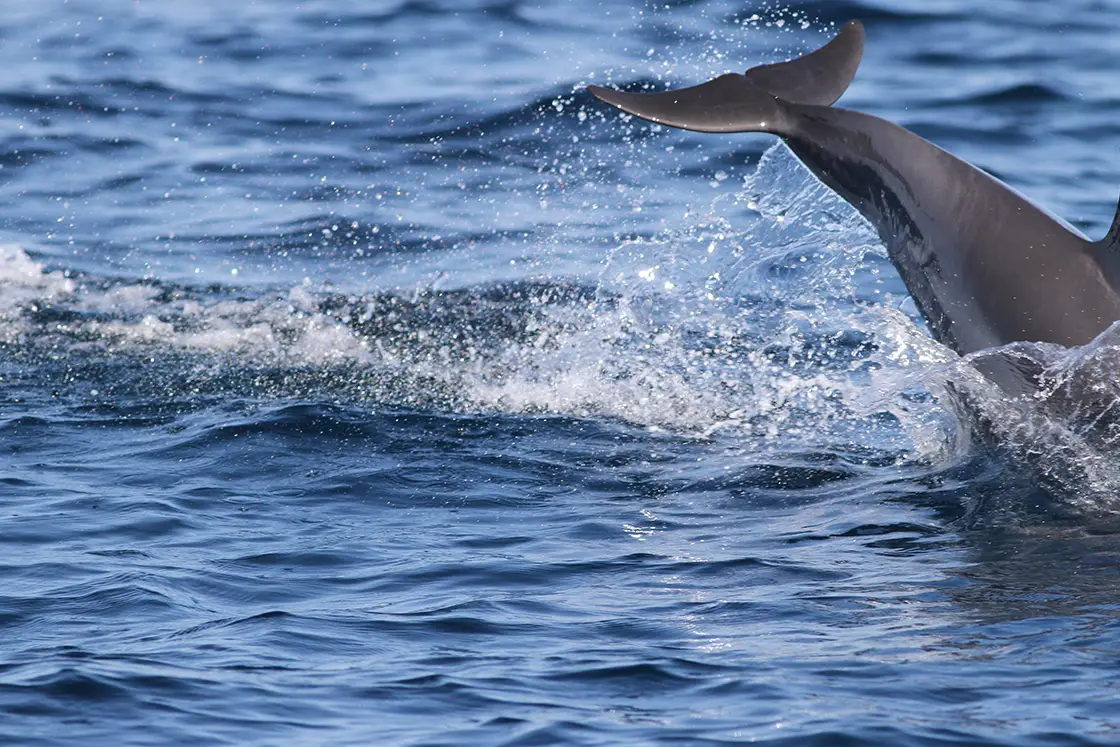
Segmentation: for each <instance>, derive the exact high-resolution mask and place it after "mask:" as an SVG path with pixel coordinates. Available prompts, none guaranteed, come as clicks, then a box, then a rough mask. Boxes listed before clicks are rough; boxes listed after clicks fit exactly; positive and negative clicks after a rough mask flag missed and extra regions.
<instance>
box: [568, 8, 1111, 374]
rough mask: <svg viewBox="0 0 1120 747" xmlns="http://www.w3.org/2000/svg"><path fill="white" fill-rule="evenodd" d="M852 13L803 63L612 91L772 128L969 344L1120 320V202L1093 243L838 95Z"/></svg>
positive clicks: (1006, 367) (721, 125)
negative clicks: (673, 85) (868, 227)
mask: <svg viewBox="0 0 1120 747" xmlns="http://www.w3.org/2000/svg"><path fill="white" fill-rule="evenodd" d="M863 42H864V31H863V26H862V24H860V23H859V21H849V22H848V23H847V24H845V25H844V26H843V28H842V29H841V30H840V33H839V34H838V35H837V36H836V37H835V38H834V39H833V40H832V41H830V42H829V43H828V44H826V45H825V46H823V47H821V48H820V49H818V50H816V51H814V52H811V53H809V54H807V55H805V56H803V57H799V58H797V59H794V60H791V61H789V62H780V63H776V64H772V65H761V66H759V67H755V68H751V69H750V70H748V71H747V72H746V73H745V74H742V75H740V74H738V73H729V74H727V75H721V76H720V77H718V78H715V79H714V80H711V81H709V82H707V83H702V84H701V85H698V86H693V87H691V88H684V89H681V90H677V91H668V92H665V93H652V94H635V93H625V92H622V91H615V90H610V89H606V88H602V87H600V86H588V91H590V92H591V93H592V94H593V95H595V96H596V97H597V98H599V99H600V100H602V101H604V102H606V103H607V104H610V105H611V106H614V107H617V108H619V109H621V110H622V111H624V112H627V113H629V114H633V115H635V116H637V117H641V118H642V119H647V120H649V121H652V122H657V123H658V124H663V125H668V126H670V127H679V128H681V129H685V130H696V131H699V132H766V133H771V134H774V135H778V136H779V137H781V138H782V139H783V140H784V141H785V143H786V145H787V146H788V147H789V148H790V150H792V151H793V152H794V154H795V155H796V156H797V157H798V158H799V159H800V160H801V161H802V162H803V163H804V164H805V165H806V166H807V167H808V168H809V169H810V170H811V171H812V172H813V173H814V174H815V175H816V176H817V178H819V179H820V180H821V181H822V182H823V183H824V184H825V185H827V186H828V187H829V188H830V189H832V190H833V191H834V192H836V193H837V194H839V195H840V196H841V197H843V198H844V199H845V200H846V201H847V202H849V203H851V204H852V206H853V207H855V208H856V210H858V211H859V212H860V213H861V214H862V215H863V216H864V217H865V218H867V220H868V221H870V222H871V224H872V225H874V226H875V228H876V229H877V230H878V232H879V237H880V238H881V239H882V241H883V243H884V244H885V245H886V247H887V252H888V254H889V256H890V259H891V261H892V262H893V264H894V266H895V267H896V268H898V271H899V273H900V274H901V276H902V279H903V281H904V282H905V283H906V287H907V288H908V289H909V291H910V294H911V295H912V296H913V297H914V301H915V303H916V304H917V307H918V309H919V311H920V312H921V314H922V316H923V317H924V319H925V321H926V323H927V324H928V325H929V328H930V330H931V331H932V333H933V336H934V337H935V338H936V339H937V340H938V341H940V342H941V343H943V344H944V345H947V346H949V347H950V348H952V349H953V350H955V351H956V352H957V353H958V354H960V355H967V354H969V353H973V352H976V351H979V350H985V349H988V348H993V347H997V346H1002V345H1007V344H1008V343H1013V342H1042V343H1056V344H1058V345H1063V346H1066V347H1072V346H1078V345H1084V344H1086V343H1088V342H1090V341H1092V340H1093V339H1094V338H1095V337H1097V336H1098V335H1099V334H1100V333H1102V332H1103V331H1104V330H1106V329H1108V328H1109V326H1110V325H1111V324H1112V323H1113V322H1114V321H1116V320H1118V319H1120V292H1118V290H1117V288H1118V287H1120V209H1118V213H1117V217H1116V218H1115V219H1114V220H1113V223H1112V227H1111V229H1110V230H1109V232H1108V235H1107V236H1105V238H1104V239H1102V240H1100V241H1090V240H1089V239H1088V238H1086V237H1085V236H1084V235H1083V234H1081V233H1080V232H1079V231H1077V230H1076V229H1075V228H1073V227H1072V226H1070V225H1068V224H1067V223H1065V222H1064V221H1062V220H1060V219H1058V218H1055V217H1053V216H1051V215H1050V214H1049V213H1047V212H1046V211H1045V210H1043V209H1042V208H1040V207H1038V206H1037V205H1035V204H1034V203H1032V202H1031V201H1030V200H1028V199H1026V198H1025V197H1024V196H1022V195H1020V194H1019V193H1018V192H1016V191H1015V190H1013V189H1012V188H1011V187H1008V186H1007V185H1006V184H1004V183H1003V182H1001V181H999V180H998V179H996V178H995V177H993V176H991V175H990V174H987V173H985V172H984V171H981V170H980V169H978V168H976V167H975V166H972V165H971V164H969V163H966V162H965V161H962V160H961V159H959V158H957V157H956V156H953V155H952V154H950V153H948V152H947V151H944V150H942V149H941V148H939V147H937V146H936V145H934V144H933V143H930V142H929V141H927V140H924V139H923V138H921V137H919V136H917V135H915V134H914V133H912V132H910V131H909V130H906V129H904V128H902V127H900V126H898V125H896V124H894V123H892V122H888V121H886V120H884V119H880V118H878V117H874V116H872V115H870V114H863V113H861V112H856V111H851V110H848V109H841V108H837V107H833V106H832V104H833V103H834V102H835V101H836V100H837V99H838V98H840V96H841V94H843V93H844V91H845V90H846V89H847V87H848V85H849V83H851V81H852V78H853V77H854V76H855V72H856V68H857V67H858V66H859V62H860V58H861V57H862V56H863ZM981 358H982V359H980V360H977V361H976V363H975V365H976V366H977V368H979V369H980V370H981V372H982V373H984V375H985V376H986V377H988V378H989V379H991V380H992V381H993V382H995V383H996V384H998V385H999V386H1000V388H1002V389H1003V390H1004V391H1006V392H1008V393H1009V394H1014V395H1019V394H1024V393H1030V392H1033V391H1035V389H1036V388H1037V384H1038V382H1037V374H1038V371H1037V370H1029V369H1032V368H1033V366H1031V365H1029V364H1027V363H1024V362H1022V361H1019V360H1017V357H1016V356H1013V355H1012V356H982V357H981Z"/></svg>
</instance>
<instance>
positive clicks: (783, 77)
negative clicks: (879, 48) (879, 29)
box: [745, 21, 864, 106]
mask: <svg viewBox="0 0 1120 747" xmlns="http://www.w3.org/2000/svg"><path fill="white" fill-rule="evenodd" d="M863 39H864V33H863V24H862V23H860V22H859V21H848V22H847V23H845V24H844V26H843V27H842V28H841V29H840V33H838V34H837V35H836V36H835V37H834V38H833V39H832V41H830V42H829V43H828V44H825V45H824V46H823V47H821V48H820V49H818V50H816V51H815V52H810V53H809V54H807V55H804V56H802V57H798V58H797V59H796V60H790V61H789V62H776V63H774V64H773V65H759V66H758V67H752V68H751V69H750V70H748V71H747V73H746V76H745V77H746V79H747V80H749V81H750V82H751V83H754V84H755V85H756V86H758V87H759V88H761V89H763V90H765V91H769V92H770V93H772V94H774V95H775V96H777V97H778V98H780V99H784V100H785V101H789V102H792V103H794V104H815V105H817V106H831V105H832V104H834V103H835V102H836V100H837V99H839V98H840V97H841V96H842V95H843V94H844V91H846V90H848V86H849V84H851V82H852V78H854V77H855V76H856V68H858V67H859V62H860V60H861V59H863Z"/></svg>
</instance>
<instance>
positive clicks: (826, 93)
mask: <svg viewBox="0 0 1120 747" xmlns="http://www.w3.org/2000/svg"><path fill="white" fill-rule="evenodd" d="M863 39H864V33H863V24H861V23H860V22H859V21H849V22H848V23H846V24H844V26H843V27H842V28H841V29H840V33H838V34H837V35H836V37H835V38H833V39H832V41H830V42H828V43H827V44H825V45H824V46H823V47H821V48H820V49H817V50H816V51H813V52H810V53H809V54H806V55H804V56H802V57H798V58H797V59H794V60H790V61H788V62H778V63H774V64H771V65H759V66H758V67H753V68H751V69H750V70H748V71H747V72H746V73H745V74H742V75H740V74H738V73H728V74H726V75H721V76H719V77H718V78H715V79H713V80H710V81H708V82H707V83H701V84H700V85H698V86H692V87H691V88H682V89H679V90H676V91H666V92H664V93H626V92H623V91H614V90H611V89H608V88H602V87H600V86H588V87H587V90H588V91H590V92H591V94H592V95H594V96H595V97H596V98H598V99H599V100H600V101H603V102H604V103H607V104H610V105H611V106H614V107H617V108H618V109H621V110H622V111H624V112H626V113H628V114H633V115H634V116H637V117H641V118H642V119H648V120H650V121H651V122H657V123H658V124H663V125H668V126H670V127H679V128H680V129H683V130H696V131H697V132H769V133H773V134H775V135H783V134H786V133H787V132H788V131H789V122H788V120H789V115H788V109H787V107H786V104H787V103H791V104H808V105H816V106H830V105H831V104H832V103H833V102H835V101H836V100H837V99H839V98H840V96H841V95H842V94H843V93H844V91H845V90H847V88H848V84H850V83H851V82H852V78H853V77H854V76H855V74H856V68H858V67H859V62H860V59H861V58H862V57H863Z"/></svg>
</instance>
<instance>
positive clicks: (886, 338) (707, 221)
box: [0, 146, 944, 453]
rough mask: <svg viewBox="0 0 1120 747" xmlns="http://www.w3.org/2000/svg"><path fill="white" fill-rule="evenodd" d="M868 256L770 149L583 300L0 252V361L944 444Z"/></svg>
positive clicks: (499, 289) (727, 428)
mask: <svg viewBox="0 0 1120 747" xmlns="http://www.w3.org/2000/svg"><path fill="white" fill-rule="evenodd" d="M882 263H883V259H882V255H881V251H880V250H879V249H878V248H877V244H876V241H875V239H874V237H873V235H872V234H871V233H870V232H869V230H868V229H867V227H866V226H865V225H864V224H863V223H862V221H860V220H859V219H858V218H856V217H854V214H853V213H852V211H851V210H850V209H849V208H847V206H845V205H843V204H842V203H840V202H839V201H838V199H837V198H835V196H833V195H831V193H829V192H828V191H827V190H826V189H825V188H824V187H823V186H822V185H820V184H819V182H817V181H816V180H815V179H813V178H812V176H811V175H809V174H808V173H807V172H805V171H804V169H803V168H802V167H800V166H799V165H798V164H797V163H796V162H795V161H794V160H793V158H792V157H791V156H790V154H789V153H788V152H787V151H785V149H784V148H782V147H780V146H779V147H775V148H772V149H771V150H770V151H769V152H768V153H767V155H766V156H765V157H764V158H763V159H762V162H761V163H760V165H759V167H758V169H757V170H756V171H755V172H754V173H753V174H752V175H751V176H750V177H748V179H747V180H746V182H745V184H744V185H743V188H742V190H741V191H739V192H737V193H735V194H733V195H731V196H730V197H728V196H726V195H725V196H723V197H719V198H716V199H715V200H713V201H712V202H711V203H710V204H709V205H707V206H705V207H704V209H703V210H698V211H696V214H695V215H693V216H691V217H690V221H689V222H688V224H687V226H686V227H685V228H683V229H679V230H665V231H662V232H661V233H659V234H657V235H653V236H650V237H648V238H635V239H629V240H623V241H620V242H619V243H618V244H617V245H616V246H615V247H614V249H613V250H611V251H610V252H609V253H608V256H607V257H606V259H605V261H604V263H603V265H602V269H601V271H600V274H599V281H598V284H597V286H596V287H587V286H584V285H581V284H578V283H576V284H573V283H569V282H566V281H563V280H543V281H528V280H526V281H521V282H506V283H502V284H498V285H492V286H484V287H473V288H466V289H459V290H454V291H434V290H428V291H419V292H417V291H412V292H409V293H401V294H395V293H370V294H364V295H353V294H351V295H344V294H339V293H337V292H334V291H333V289H331V288H330V287H322V286H315V285H313V284H311V283H310V282H305V283H303V284H300V285H296V286H293V287H288V288H280V289H276V290H274V291H271V292H262V291H251V292H250V291H246V290H243V289H238V288H215V287H212V286H208V287H205V288H192V287H189V286H174V285H166V284H162V283H158V282H149V281H143V282H139V281H129V280H109V279H99V278H91V277H80V276H71V275H70V274H69V273H67V272H65V271H63V270H55V269H46V268H44V267H43V266H41V265H40V264H39V263H37V262H36V261H34V260H33V259H32V258H31V257H30V256H29V255H28V254H27V253H26V252H24V251H23V250H22V249H20V248H18V247H12V246H9V247H5V248H4V249H3V251H2V253H0V285H2V286H3V293H2V294H0V297H2V299H3V300H2V304H3V305H2V306H0V313H2V314H3V316H4V320H5V325H4V327H5V333H4V334H5V338H4V339H5V341H6V342H7V344H8V346H9V352H11V353H14V354H17V355H21V356H23V357H24V359H25V360H29V361H33V362H37V363H38V364H40V365H43V366H44V367H46V368H49V369H51V370H54V371H55V372H56V373H55V375H57V376H60V377H61V378H62V379H63V380H67V379H74V380H77V379H79V378H81V377H79V376H76V375H75V374H74V371H75V370H78V369H82V368H83V367H86V366H88V364H90V363H91V362H92V361H97V362H98V363H99V365H103V366H106V367H108V369H109V370H112V371H113V372H114V373H113V376H114V377H116V378H117V381H116V384H117V388H118V390H119V391H134V392H138V393H141V394H143V393H147V394H149V395H150V394H152V393H151V392H150V391H148V389H147V388H148V387H150V386H151V385H152V382H163V381H168V380H173V381H176V382H177V386H178V387H179V388H180V389H182V390H183V391H186V392H195V393H199V392H206V391H213V392H219V391H225V390H229V389H232V390H234V391H237V392H241V393H244V394H245V395H246V396H265V397H272V396H280V397H284V396H296V397H299V396H307V395H308V394H309V393H311V392H315V393H318V394H324V393H325V394H327V395H328V396H333V397H335V398H337V399H339V400H343V401H364V402H374V403H383V404H390V405H401V406H419V407H429V406H436V407H449V408H452V409H456V410H462V411H502V412H514V413H526V412H528V413H552V414H559V415H571V416H578V417H606V418H616V419H620V420H623V421H626V422H629V423H633V424H637V425H644V426H650V427H657V428H666V429H670V430H672V431H674V432H679V433H685V434H690V435H695V436H711V435H713V434H715V433H729V434H734V435H735V436H736V437H737V438H745V439H749V440H751V441H752V442H762V441H771V442H782V443H786V444H788V443H790V442H797V441H798V440H801V441H824V440H825V439H829V438H833V436H834V435H835V432H836V431H837V430H839V431H845V430H849V429H852V428H853V426H854V424H856V423H860V422H864V421H866V419H867V418H869V417H872V416H876V415H878V414H881V413H891V414H894V415H895V416H897V417H898V419H899V420H901V421H902V422H903V423H904V424H905V425H906V426H907V427H908V428H911V429H912V430H913V433H916V434H918V438H917V439H916V441H917V443H919V444H924V446H922V447H921V448H922V449H924V450H925V451H927V452H929V453H935V452H937V451H938V450H939V449H940V450H942V451H943V448H942V447H941V446H936V447H935V446H931V444H934V443H938V442H939V439H940V440H944V439H943V438H942V437H940V436H937V435H934V434H936V433H937V432H938V429H939V428H940V429H942V430H943V425H942V424H941V423H940V421H939V419H938V417H936V416H935V415H931V413H934V412H935V411H936V409H937V408H936V407H935V406H934V404H932V403H931V402H930V401H929V399H928V398H927V399H926V400H922V399H921V398H917V399H915V398H914V397H912V396H909V393H908V390H910V389H913V388H914V387H915V386H919V387H920V386H921V383H920V375H918V374H915V373H914V371H913V369H915V367H917V368H919V369H921V368H922V367H928V366H929V365H930V364H931V363H934V362H941V361H942V358H940V357H939V355H940V353H941V352H943V349H940V347H939V346H937V345H936V344H935V343H933V342H932V341H931V340H929V338H928V337H927V336H924V335H923V334H922V333H921V332H920V331H918V328H917V327H915V325H914V323H913V321H912V320H911V319H910V318H909V317H907V316H906V315H904V314H901V313H898V312H897V311H895V310H894V309H893V308H892V307H890V306H887V305H882V304H879V305H876V304H871V305H867V304H862V305H860V304H855V303H853V301H854V300H855V299H856V298H857V296H858V295H859V294H860V293H861V292H864V291H862V290H860V288H859V287H857V282H856V278H857V275H858V274H859V273H861V272H862V273H865V274H866V273H873V272H874V271H876V270H877V268H878V267H880V266H881V265H882ZM864 285H866V283H865V284H864ZM873 295H874V294H872V296H873ZM938 351H940V352H938ZM126 361H127V363H126ZM888 380H890V381H892V382H896V383H892V384H891V385H890V386H887V385H886V384H885V383H884V382H887V381H888ZM144 382H147V383H144ZM104 384H110V385H109V386H106V385H104ZM94 388H96V389H97V390H98V391H99V393H100V394H101V396H105V392H107V391H112V386H111V383H110V382H104V383H103V384H95V385H94ZM876 391H882V392H883V394H881V395H880V394H876V393H875V392H876ZM922 428H924V429H925V430H924V431H922Z"/></svg>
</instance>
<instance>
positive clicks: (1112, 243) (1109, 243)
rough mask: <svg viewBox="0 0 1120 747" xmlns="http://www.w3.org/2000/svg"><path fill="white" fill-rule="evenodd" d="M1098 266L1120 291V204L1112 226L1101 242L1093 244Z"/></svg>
mask: <svg viewBox="0 0 1120 747" xmlns="http://www.w3.org/2000/svg"><path fill="white" fill-rule="evenodd" d="M1093 249H1094V251H1095V252H1096V255H1097V264H1099V265H1100V266H1101V269H1103V270H1104V275H1105V277H1106V278H1108V282H1109V283H1111V284H1112V286H1113V287H1115V288H1117V289H1120V204H1118V205H1117V206H1116V214H1115V215H1114V216H1113V218H1112V226H1111V227H1110V228H1109V229H1108V233H1106V234H1105V235H1104V238H1103V239H1101V240H1100V241H1094V242H1093Z"/></svg>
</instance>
